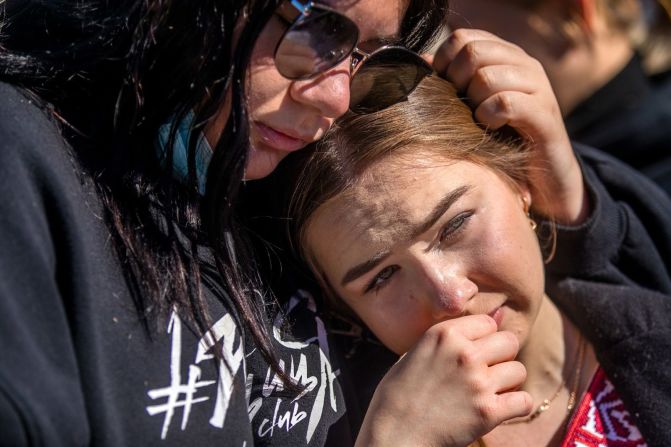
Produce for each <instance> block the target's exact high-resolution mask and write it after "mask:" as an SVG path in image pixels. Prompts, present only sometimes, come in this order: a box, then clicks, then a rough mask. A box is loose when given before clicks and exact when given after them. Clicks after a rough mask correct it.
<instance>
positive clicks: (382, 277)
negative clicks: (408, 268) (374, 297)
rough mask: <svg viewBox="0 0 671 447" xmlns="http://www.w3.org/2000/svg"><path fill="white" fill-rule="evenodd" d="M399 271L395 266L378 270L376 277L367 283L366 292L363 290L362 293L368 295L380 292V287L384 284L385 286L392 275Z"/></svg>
mask: <svg viewBox="0 0 671 447" xmlns="http://www.w3.org/2000/svg"><path fill="white" fill-rule="evenodd" d="M399 269H400V267H399V266H397V265H390V266H387V267H385V268H383V269H382V270H380V272H379V273H378V274H377V275H375V277H374V278H373V280H372V281H371V282H370V283H368V285H367V286H366V290H364V293H368V292H371V291H375V292H377V291H378V290H380V289H381V288H382V287H384V285H385V284H387V281H388V280H389V278H391V277H392V275H393V274H394V273H396V271H397V270H399Z"/></svg>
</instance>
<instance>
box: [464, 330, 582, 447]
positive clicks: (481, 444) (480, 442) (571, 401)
mask: <svg viewBox="0 0 671 447" xmlns="http://www.w3.org/2000/svg"><path fill="white" fill-rule="evenodd" d="M579 336H580V340H579V341H578V349H577V350H576V354H575V360H574V361H573V364H574V365H576V369H575V374H574V375H573V380H572V382H573V383H572V384H571V392H570V393H569V397H568V403H567V404H566V414H567V416H568V415H570V414H571V412H572V411H573V407H575V403H576V396H577V393H578V388H579V386H580V375H581V373H582V367H583V363H584V360H585V348H586V344H587V343H586V342H585V339H584V338H583V337H582V334H579ZM565 384H566V380H562V381H561V383H560V384H559V387H558V388H557V391H555V393H554V395H553V396H552V397H551V398H549V399H545V400H543V403H542V404H540V405H539V407H538V408H536V410H535V411H534V412H533V413H531V414H530V415H529V416H526V417H523V418H518V419H514V420H512V421H505V422H502V423H501V425H511V424H523V423H527V422H531V421H533V420H534V419H536V418H537V417H538V416H540V414H541V413H543V412H545V411H546V410H547V409H548V408H550V405H551V404H552V401H553V400H555V398H556V397H557V396H558V395H559V393H560V392H561V389H562V387H563V386H564V385H565ZM471 447H487V444H486V443H485V440H484V439H482V438H478V439H477V440H476V441H475V443H474V444H471Z"/></svg>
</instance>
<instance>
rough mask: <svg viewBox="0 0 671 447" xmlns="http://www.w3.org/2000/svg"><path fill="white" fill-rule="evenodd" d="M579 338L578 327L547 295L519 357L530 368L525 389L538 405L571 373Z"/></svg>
mask: <svg viewBox="0 0 671 447" xmlns="http://www.w3.org/2000/svg"><path fill="white" fill-rule="evenodd" d="M579 339H580V335H579V333H578V330H577V329H576V328H575V326H573V324H571V323H570V322H569V321H568V320H567V319H566V318H565V317H564V316H563V314H562V313H561V312H560V311H559V309H558V308H557V307H556V306H555V305H554V303H553V302H552V301H551V300H550V298H548V297H547V295H544V296H543V301H542V303H541V306H540V310H539V313H538V317H537V318H536V320H535V322H534V324H533V326H532V327H531V330H530V331H529V336H528V338H527V341H526V343H525V344H524V345H523V346H522V348H521V349H520V352H519V354H518V356H517V360H518V361H520V362H522V363H523V364H524V366H525V367H526V368H527V380H526V382H525V384H524V386H523V387H522V389H523V390H525V391H527V392H529V393H530V394H531V396H533V397H534V404H535V405H538V404H540V402H541V401H542V399H545V398H548V397H551V396H552V395H553V394H554V392H555V391H556V390H557V387H558V386H559V384H560V383H561V382H562V380H563V379H564V378H566V377H567V375H570V374H571V371H570V370H569V368H572V367H573V365H568V363H570V362H572V361H573V355H574V353H575V352H576V350H577V347H578V343H579ZM567 380H568V378H567Z"/></svg>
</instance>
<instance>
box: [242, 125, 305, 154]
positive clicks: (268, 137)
mask: <svg viewBox="0 0 671 447" xmlns="http://www.w3.org/2000/svg"><path fill="white" fill-rule="evenodd" d="M254 126H255V127H256V129H257V130H258V133H259V137H260V138H261V141H262V142H263V143H264V144H265V145H266V146H270V147H271V148H273V149H276V150H278V151H282V152H294V151H297V150H299V149H302V148H304V147H305V146H306V145H307V144H308V142H307V141H305V140H303V139H300V138H294V137H292V136H289V135H287V134H285V133H283V132H280V131H279V130H276V129H273V128H272V127H269V126H266V125H265V124H263V123H259V122H255V123H254Z"/></svg>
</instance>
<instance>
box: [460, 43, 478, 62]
mask: <svg viewBox="0 0 671 447" xmlns="http://www.w3.org/2000/svg"><path fill="white" fill-rule="evenodd" d="M461 51H462V52H463V54H464V59H465V61H466V63H467V64H469V65H471V66H474V65H477V63H478V59H479V58H480V51H479V50H478V45H476V44H475V42H468V43H467V44H465V45H464V48H463V49H462V50H461Z"/></svg>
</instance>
